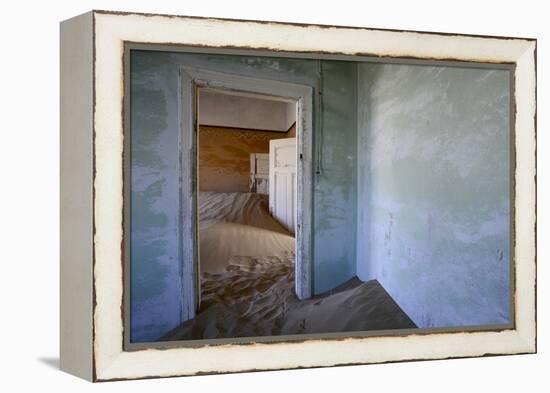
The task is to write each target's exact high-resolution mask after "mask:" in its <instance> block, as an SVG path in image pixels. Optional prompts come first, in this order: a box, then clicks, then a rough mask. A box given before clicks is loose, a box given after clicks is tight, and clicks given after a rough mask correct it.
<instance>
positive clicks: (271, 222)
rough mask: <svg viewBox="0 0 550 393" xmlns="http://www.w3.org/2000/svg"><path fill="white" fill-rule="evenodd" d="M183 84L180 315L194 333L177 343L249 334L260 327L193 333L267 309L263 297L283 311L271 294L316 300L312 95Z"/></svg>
mask: <svg viewBox="0 0 550 393" xmlns="http://www.w3.org/2000/svg"><path fill="white" fill-rule="evenodd" d="M180 80H181V101H180V110H181V112H180V122H181V138H180V145H179V147H180V151H181V160H180V166H179V168H178V171H179V173H180V181H181V182H180V190H181V192H180V198H181V199H180V206H181V212H182V214H181V216H180V219H181V224H180V230H179V238H180V239H181V240H180V245H181V248H180V252H181V254H180V255H181V261H182V270H181V272H182V274H181V288H182V313H181V315H182V320H183V321H184V322H185V321H189V324H186V323H184V324H183V325H182V329H183V330H185V329H186V326H187V328H189V329H190V330H191V331H192V332H191V333H189V332H188V333H185V334H183V335H182V334H179V333H178V337H180V338H183V337H187V338H220V337H225V336H227V337H231V336H233V337H236V336H250V334H251V332H250V331H247V330H246V329H248V328H249V327H250V326H255V327H254V329H257V328H258V326H257V324H256V323H255V322H253V323H246V324H244V325H243V326H244V328H243V327H241V328H239V329H237V330H235V329H227V328H222V330H226V331H225V332H220V331H214V332H208V329H207V328H208V327H205V328H203V329H202V330H201V333H200V334H198V336H197V334H196V333H193V332H195V331H196V330H197V329H198V326H199V325H200V321H201V319H202V318H204V319H205V320H208V321H211V320H220V319H223V320H225V319H227V316H228V315H239V316H240V317H239V318H240V319H242V318H241V317H242V309H243V308H246V309H254V307H255V305H259V307H260V308H262V310H264V311H265V310H266V307H262V302H261V301H259V297H265V299H268V300H265V301H266V302H271V305H274V304H279V305H280V304H281V303H280V302H278V303H277V302H276V301H275V303H274V299H275V298H274V297H273V296H272V294H271V295H270V293H271V292H277V293H279V294H282V293H283V292H284V293H285V294H286V295H289V294H291V296H292V298H293V299H294V300H296V301H299V300H303V299H309V298H310V297H311V294H312V291H313V289H312V269H311V263H312V262H311V210H312V209H311V206H312V174H313V171H312V159H311V157H312V135H311V134H312V128H313V95H312V89H311V87H309V86H305V85H298V84H291V83H283V82H278V81H273V80H263V79H254V78H248V77H243V76H236V75H233V74H225V73H220V72H214V71H206V70H204V69H203V70H197V69H191V68H187V67H184V68H182V69H181V72H180ZM262 272H263V273H264V274H263V276H262V277H260V276H261V275H262ZM214 275H215V276H216V277H214ZM228 276H229V277H228ZM243 280H244V281H243ZM247 280H248V281H247ZM274 280H275V281H277V283H278V286H277V285H276V286H275V287H274V288H273V291H269V290H267V289H269V288H271V284H273V283H274ZM279 280H280V282H279ZM221 281H223V283H221ZM245 281H246V282H245ZM281 286H283V287H284V288H282V287H281ZM244 289H246V290H244ZM241 290H244V292H243V291H241ZM220 291H222V292H224V293H221V292H220ZM286 295H285V296H286ZM252 298H253V299H252ZM228 299H235V301H229V300H228ZM251 299H252V300H253V301H252V302H251ZM212 302H214V303H216V304H215V305H216V306H224V307H225V306H228V304H229V305H230V307H229V308H227V309H224V310H222V311H219V310H218V311H219V312H218V311H216V307H211V306H212V305H213V304H212ZM263 306H265V304H264V305H263ZM269 307H271V306H269ZM269 307H267V308H269ZM277 307H278V306H277ZM207 309H208V311H205V310H207ZM206 312H208V313H210V314H212V313H213V314H215V315H214V316H206V317H205V316H204V314H205V313H206ZM252 314H254V313H252ZM258 315H261V313H259V314H258ZM218 316H219V318H218ZM263 317H265V315H264V316H263ZM263 317H261V318H263ZM249 322H250V321H249ZM271 325H272V324H271ZM193 326H194V327H193ZM272 327H273V326H269V327H267V329H268V330H269V329H272ZM182 329H178V330H179V331H180V333H181V330H182ZM211 330H213V329H211ZM217 330H219V329H217ZM228 330H230V331H228ZM268 330H266V331H265V332H263V334H262V332H259V334H258V335H266V334H267V335H268V334H269V333H270V331H271V330H269V331H268Z"/></svg>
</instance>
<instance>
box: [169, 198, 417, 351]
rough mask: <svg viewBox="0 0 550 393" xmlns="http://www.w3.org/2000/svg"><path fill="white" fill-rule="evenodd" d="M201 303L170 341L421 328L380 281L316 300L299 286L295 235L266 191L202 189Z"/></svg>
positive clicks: (345, 287) (342, 289)
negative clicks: (276, 215)
mask: <svg viewBox="0 0 550 393" xmlns="http://www.w3.org/2000/svg"><path fill="white" fill-rule="evenodd" d="M199 200H200V218H201V220H200V247H201V273H202V274H201V306H200V309H199V312H198V314H197V316H196V318H195V319H193V320H191V321H188V322H186V323H184V324H182V325H181V326H179V327H178V328H176V329H175V330H173V331H172V332H170V333H169V334H168V335H166V336H165V337H163V340H183V339H212V338H232V337H254V336H272V335H282V334H283V335H289V334H302V333H328V332H345V331H365V330H384V329H405V328H415V327H416V326H415V324H414V323H413V322H412V321H411V320H410V319H409V317H408V316H407V315H406V314H405V313H404V312H403V311H402V310H401V309H400V308H399V306H398V305H397V304H396V303H395V302H394V301H393V300H392V298H391V297H390V296H389V295H388V294H387V293H386V292H385V291H384V289H383V288H382V287H381V286H380V284H378V282H377V281H374V280H372V281H369V282H361V281H360V280H358V279H357V278H353V279H351V280H349V281H347V282H346V283H344V284H343V285H340V286H339V287H337V288H336V289H334V290H332V291H330V292H327V293H325V294H322V295H319V296H316V297H314V298H313V299H310V300H302V301H300V300H298V298H297V297H296V295H295V292H294V269H295V268H294V262H295V253H294V247H295V242H294V238H293V237H292V236H290V235H289V234H288V232H286V230H285V229H284V228H283V227H282V226H280V224H279V223H278V222H277V221H275V220H274V219H273V217H271V215H270V214H269V212H268V210H267V198H266V197H265V196H263V195H259V194H248V193H242V194H241V193H201V194H200V198H199Z"/></svg>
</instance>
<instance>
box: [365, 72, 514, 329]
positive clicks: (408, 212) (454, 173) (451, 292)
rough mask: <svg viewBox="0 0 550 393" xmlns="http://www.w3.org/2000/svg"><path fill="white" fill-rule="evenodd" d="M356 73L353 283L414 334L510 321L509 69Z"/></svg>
mask: <svg viewBox="0 0 550 393" xmlns="http://www.w3.org/2000/svg"><path fill="white" fill-rule="evenodd" d="M358 73H359V77H358V78H359V93H358V97H359V98H358V102H359V109H358V124H359V131H358V132H359V134H358V163H359V165H358V224H357V225H358V235H357V236H358V238H357V274H358V276H359V278H361V279H362V280H368V279H371V278H376V279H378V281H379V282H380V283H381V284H382V285H383V286H384V288H385V289H386V290H387V291H388V292H389V293H390V295H391V296H392V297H393V298H394V299H395V300H396V301H397V303H398V304H399V305H400V306H401V307H402V308H403V309H404V311H405V312H406V313H407V314H408V315H409V316H410V317H411V318H412V319H413V320H414V322H415V323H416V324H417V325H418V326H419V327H449V326H465V325H480V324H504V323H508V322H509V318H510V310H509V299H510V298H509V296H510V292H509V277H510V276H509V275H510V271H509V263H510V259H509V258H510V255H509V248H510V242H509V236H510V232H509V217H510V199H509V190H510V182H509V171H510V165H509V162H510V161H509V157H510V150H509V149H510V139H509V138H510V117H509V113H510V112H509V110H510V86H509V73H508V71H504V70H487V69H472V68H451V67H426V66H409V65H380V64H361V65H359V71H358Z"/></svg>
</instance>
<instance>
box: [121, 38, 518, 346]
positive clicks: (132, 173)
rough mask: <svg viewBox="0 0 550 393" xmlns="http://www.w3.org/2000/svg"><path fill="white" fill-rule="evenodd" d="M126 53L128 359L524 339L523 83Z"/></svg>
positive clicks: (499, 77)
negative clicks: (516, 320) (352, 341)
mask: <svg viewBox="0 0 550 393" xmlns="http://www.w3.org/2000/svg"><path fill="white" fill-rule="evenodd" d="M126 53H127V57H126V58H127V63H126V65H125V67H126V71H127V72H128V74H127V75H129V78H127V80H128V83H127V85H126V86H125V88H126V92H127V94H126V95H125V99H127V103H126V107H125V108H127V109H128V110H127V111H126V112H127V113H126V122H125V127H127V128H126V135H127V137H126V138H125V141H124V143H125V151H126V156H125V160H126V161H125V165H126V167H127V168H129V170H128V171H126V173H125V176H127V179H128V183H127V184H129V187H128V189H127V190H126V192H127V200H128V201H129V202H128V203H127V204H126V212H125V225H126V227H127V228H129V230H130V232H129V233H130V236H128V239H126V241H127V242H128V247H127V249H128V250H129V252H128V253H127V254H126V257H127V260H126V262H125V263H126V264H127V265H126V270H125V271H126V273H127V279H128V283H129V285H128V292H127V294H126V296H127V299H128V301H127V302H126V305H127V309H126V313H127V314H126V315H127V318H128V323H129V341H130V343H150V342H172V341H181V340H216V339H231V338H243V337H268V336H277V337H295V336H299V335H302V334H310V335H311V334H313V335H315V334H334V333H342V332H348V333H353V334H359V335H361V334H369V332H371V333H373V334H376V333H377V332H378V333H379V332H388V331H392V332H396V333H399V332H403V331H409V330H411V329H462V330H464V329H466V330H467V329H474V330H476V329H477V330H479V329H489V328H491V329H495V328H498V327H502V328H505V327H507V326H510V324H511V323H512V320H513V307H512V293H511V288H512V286H513V282H512V274H511V269H510V266H511V262H512V261H511V257H510V249H511V240H510V239H511V237H512V234H513V226H512V220H511V209H512V201H513V198H512V192H511V189H512V184H511V180H510V179H511V170H512V169H511V168H512V167H511V165H512V157H513V151H512V146H513V145H512V143H511V141H512V140H513V139H512V137H513V135H512V124H513V111H512V110H511V109H512V108H513V93H512V92H513V83H512V80H513V79H512V75H511V74H512V70H511V68H510V67H509V66H507V65H499V64H481V63H471V64H469V63H458V62H444V61H440V62H429V63H427V62H424V63H420V62H416V63H415V62H406V61H398V60H395V61H383V59H376V60H373V59H364V60H358V59H357V58H356V57H354V58H352V59H349V58H348V59H341V60H340V59H332V58H322V57H319V58H313V56H309V57H308V56H303V57H302V58H297V57H291V56H285V55H283V54H281V56H278V57H274V54H273V53H271V54H269V55H265V54H261V53H258V54H253V53H248V54H222V53H208V52H206V51H203V52H202V53H201V52H200V51H196V50H195V51H193V49H192V48H189V49H181V50H176V49H174V50H172V49H166V48H162V47H157V48H155V47H147V46H146V45H145V46H142V47H139V46H136V47H129V48H127V51H126Z"/></svg>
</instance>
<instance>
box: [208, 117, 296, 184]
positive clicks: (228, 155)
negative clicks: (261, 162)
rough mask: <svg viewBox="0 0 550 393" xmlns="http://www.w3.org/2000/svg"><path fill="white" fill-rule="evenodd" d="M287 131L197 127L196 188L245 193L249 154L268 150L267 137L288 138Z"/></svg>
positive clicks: (248, 170)
mask: <svg viewBox="0 0 550 393" xmlns="http://www.w3.org/2000/svg"><path fill="white" fill-rule="evenodd" d="M289 134H290V131H289V132H265V131H257V130H246V129H235V128H224V127H210V126H200V129H199V189H200V190H201V191H214V192H248V191H249V187H250V184H249V180H250V153H269V141H270V140H271V139H280V138H291V136H290V135H289Z"/></svg>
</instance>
